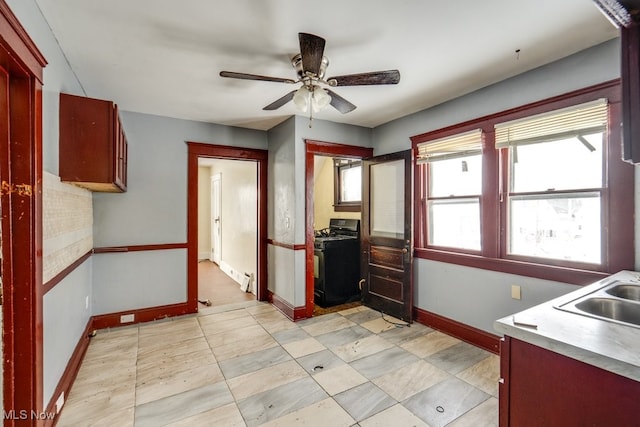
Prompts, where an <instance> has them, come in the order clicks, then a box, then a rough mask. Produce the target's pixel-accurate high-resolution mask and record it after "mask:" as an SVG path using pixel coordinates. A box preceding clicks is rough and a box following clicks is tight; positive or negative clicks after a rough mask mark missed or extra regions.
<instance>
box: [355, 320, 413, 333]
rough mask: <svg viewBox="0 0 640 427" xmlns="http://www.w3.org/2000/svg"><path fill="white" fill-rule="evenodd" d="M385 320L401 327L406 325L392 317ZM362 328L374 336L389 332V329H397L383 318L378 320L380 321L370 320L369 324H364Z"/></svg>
mask: <svg viewBox="0 0 640 427" xmlns="http://www.w3.org/2000/svg"><path fill="white" fill-rule="evenodd" d="M385 318H386V319H387V320H389V321H390V322H397V323H398V324H400V325H402V324H403V323H404V322H402V321H401V320H398V319H396V318H393V317H390V316H389V317H388V318H387V317H385ZM360 326H362V327H363V328H366V329H368V330H370V331H371V332H373V333H374V334H379V333H381V332H384V331H388V330H389V329H395V328H396V326H395V325H394V324H392V323H389V322H387V321H386V320H384V319H382V318H378V319H374V320H370V321H368V322H364V323H362V324H361V325H360Z"/></svg>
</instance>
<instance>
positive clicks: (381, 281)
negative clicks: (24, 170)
mask: <svg viewBox="0 0 640 427" xmlns="http://www.w3.org/2000/svg"><path fill="white" fill-rule="evenodd" d="M411 170H412V162H411V150H407V151H401V152H397V153H392V154H386V155H383V156H378V157H372V158H369V159H365V160H364V161H363V168H362V183H363V191H362V230H361V239H362V241H361V244H362V245H361V248H362V258H361V272H362V278H363V281H362V282H361V284H362V301H363V303H364V304H365V305H367V306H369V307H371V308H373V309H376V310H378V311H381V312H382V313H385V314H389V315H391V316H394V317H396V318H398V319H402V320H404V321H406V322H411V321H412V310H413V283H412V278H413V275H412V264H413V256H412V253H413V244H412V240H411V238H412V232H411V195H412V191H411V177H412V171H411Z"/></svg>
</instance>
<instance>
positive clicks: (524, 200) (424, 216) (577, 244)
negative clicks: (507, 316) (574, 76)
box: [411, 81, 635, 284]
mask: <svg viewBox="0 0 640 427" xmlns="http://www.w3.org/2000/svg"><path fill="white" fill-rule="evenodd" d="M620 111H621V105H620V85H619V82H618V81H612V82H607V83H603V84H600V85H597V86H594V87H591V88H587V89H583V90H580V91H575V92H573V93H569V94H566V95H562V96H558V97H556V98H553V99H550V100H546V101H541V102H537V103H534V104H530V105H525V106H522V107H518V108H515V109H513V110H508V111H505V112H502V113H497V114H494V115H492V116H488V117H483V118H479V119H476V120H471V121H469V122H466V123H462V124H460V125H456V126H451V127H448V128H446V129H442V130H437V131H433V132H429V133H426V134H422V135H417V136H415V137H412V138H411V139H412V142H413V147H414V151H415V153H416V163H417V167H416V203H417V205H416V210H415V217H416V220H415V227H414V229H415V230H416V231H415V233H416V234H415V247H416V250H415V255H416V256H417V257H420V258H426V259H431V260H436V261H442V262H449V263H456V264H461V265H467V266H472V267H477V268H485V269H490V270H496V271H503V272H507V273H513V274H521V275H526V276H531V277H540V278H544V279H551V280H558V281H564V282H567V283H576V284H584V283H590V282H593V279H596V280H597V279H600V278H602V277H604V276H605V273H613V272H617V271H619V270H622V269H633V266H634V257H635V255H634V254H635V252H634V243H633V235H634V231H633V230H634V219H633V216H634V206H633V205H634V188H633V187H634V170H633V166H631V165H629V164H627V163H625V162H623V161H622V160H621V146H620V145H621V144H620V141H621V134H620V127H619V126H612V125H611V124H614V123H620V120H621V118H620V117H621V116H620Z"/></svg>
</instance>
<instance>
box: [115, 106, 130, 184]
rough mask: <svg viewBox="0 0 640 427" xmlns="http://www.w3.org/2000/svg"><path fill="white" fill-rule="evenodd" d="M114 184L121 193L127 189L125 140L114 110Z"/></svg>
mask: <svg viewBox="0 0 640 427" xmlns="http://www.w3.org/2000/svg"><path fill="white" fill-rule="evenodd" d="M114 128H115V129H114V159H113V161H114V165H113V169H114V176H113V180H114V183H115V184H116V185H117V186H118V187H120V189H122V190H123V191H125V190H126V189H127V140H126V138H125V135H124V130H123V129H122V123H121V122H120V118H119V116H118V111H117V109H115V108H114Z"/></svg>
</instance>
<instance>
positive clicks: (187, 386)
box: [136, 363, 224, 405]
mask: <svg viewBox="0 0 640 427" xmlns="http://www.w3.org/2000/svg"><path fill="white" fill-rule="evenodd" d="M220 381H224V375H222V371H220V368H219V367H218V364H217V363H214V364H211V365H202V366H197V367H195V368H191V369H189V370H186V371H178V372H169V373H168V374H167V375H164V376H158V377H153V378H150V379H148V380H146V381H145V382H142V383H138V385H137V387H136V405H141V404H143V403H147V402H153V401H154V400H158V399H162V398H163V397H167V396H173V395H174V394H178V393H182V392H184V391H187V390H192V389H195V388H198V387H202V386H205V385H209V384H215V383H217V382H220Z"/></svg>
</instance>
